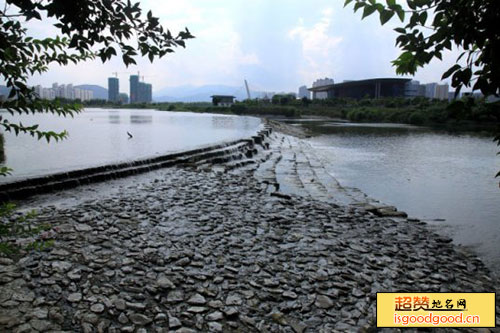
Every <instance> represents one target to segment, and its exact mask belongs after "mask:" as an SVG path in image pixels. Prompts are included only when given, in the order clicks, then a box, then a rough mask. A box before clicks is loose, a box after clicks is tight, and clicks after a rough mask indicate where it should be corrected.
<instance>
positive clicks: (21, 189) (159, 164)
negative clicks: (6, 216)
mask: <svg viewBox="0 0 500 333" xmlns="http://www.w3.org/2000/svg"><path fill="white" fill-rule="evenodd" d="M271 132H272V128H271V127H270V126H268V125H265V126H264V128H263V129H262V130H260V131H258V132H257V133H256V134H255V135H254V136H252V137H250V138H246V139H240V140H236V141H231V142H226V143H222V144H217V145H211V146H206V147H202V148H198V149H193V150H188V151H184V152H179V153H173V154H166V155H162V156H158V157H154V158H148V159H142V160H136V161H132V162H125V163H118V164H109V165H104V166H99V167H92V168H85V169H80V170H74V171H69V172H62V173H56V174H52V175H46V176H41V177H35V178H29V179H25V180H21V181H16V182H12V183H6V184H0V202H6V201H10V200H19V199H25V198H28V197H29V196H32V195H37V194H43V193H49V192H52V191H59V190H63V189H69V188H73V187H77V186H80V185H85V184H91V183H97V182H102V181H106V180H111V179H116V178H121V177H127V176H131V175H136V174H140V173H144V172H148V171H152V170H157V169H160V168H166V167H172V166H194V167H202V166H204V165H216V164H222V163H230V162H233V163H234V164H237V165H245V164H249V163H253V160H252V157H253V156H254V155H255V154H257V153H258V147H259V146H260V147H262V148H268V147H269V143H267V142H266V140H267V138H268V137H269V135H270V133H271Z"/></svg>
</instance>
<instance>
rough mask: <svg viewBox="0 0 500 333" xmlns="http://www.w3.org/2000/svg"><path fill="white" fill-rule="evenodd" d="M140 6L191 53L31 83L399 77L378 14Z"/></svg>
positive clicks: (427, 74) (35, 25)
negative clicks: (182, 33)
mask: <svg viewBox="0 0 500 333" xmlns="http://www.w3.org/2000/svg"><path fill="white" fill-rule="evenodd" d="M141 5H142V6H143V7H144V9H145V10H148V9H151V10H152V12H153V14H155V15H157V16H158V17H159V18H160V22H161V23H162V24H163V25H164V26H165V27H167V28H169V29H171V30H172V31H173V32H174V33H175V32H176V31H179V30H180V29H183V28H184V27H185V26H187V27H188V28H189V29H190V31H192V33H193V34H194V35H195V36H196V38H195V39H193V40H189V41H188V43H187V45H186V49H182V48H179V49H176V52H175V53H173V54H170V55H168V56H166V57H165V58H163V59H161V60H159V61H155V62H154V63H153V64H150V63H149V60H147V59H141V58H139V59H138V64H137V66H131V67H129V68H126V67H125V66H123V65H122V64H121V59H120V57H117V58H116V59H112V60H111V61H110V62H108V63H106V64H104V65H103V64H101V63H100V61H99V60H95V61H90V62H86V63H84V64H80V65H78V66H68V67H67V68H59V67H57V66H53V67H51V68H50V71H49V72H48V73H46V74H44V75H43V76H35V77H33V78H31V79H30V82H29V83H30V84H31V85H37V84H42V85H43V84H44V83H45V84H46V83H47V82H54V81H62V79H61V77H63V76H64V77H66V76H67V75H68V73H71V75H72V76H74V79H73V81H74V82H75V84H81V83H88V82H92V83H95V84H98V85H101V86H106V84H107V78H108V77H110V76H112V73H113V72H128V73H129V74H130V73H135V72H137V70H138V69H139V68H140V69H141V73H144V74H145V75H146V76H148V81H149V82H151V83H152V84H153V86H154V91H155V92H156V91H160V90H162V89H163V88H165V87H178V86H183V85H190V86H203V85H209V84H222V85H232V86H234V85H238V86H239V85H241V82H243V80H244V79H247V80H248V81H249V84H250V86H251V88H252V89H254V90H261V91H262V90H268V91H281V90H284V91H295V90H296V87H297V86H300V85H304V84H305V85H307V86H308V87H310V85H311V84H312V82H313V81H314V80H315V79H316V78H318V77H334V78H335V79H336V81H338V82H340V81H343V80H359V79H365V78H370V77H393V76H396V75H395V71H394V68H393V67H392V65H391V63H390V62H391V61H392V60H394V59H395V58H396V57H397V56H398V54H399V50H398V49H397V48H396V47H395V46H394V39H395V36H396V35H397V34H396V33H395V32H394V31H392V29H393V28H394V27H395V26H396V22H394V23H391V22H390V23H388V24H386V25H385V26H383V27H381V26H380V23H379V22H378V19H376V18H375V17H368V18H366V19H365V20H364V21H363V22H361V19H360V15H358V14H359V13H358V14H354V13H353V12H352V10H351V9H348V8H346V9H344V8H342V3H341V2H333V1H323V0H313V1H311V2H308V3H307V4H303V3H298V2H297V3H290V2H286V3H284V2H282V1H278V2H276V3H274V2H273V3H269V2H265V1H260V0H255V1H252V2H242V1H234V2H231V3H227V2H222V1H214V2H211V3H210V4H204V3H200V2H195V1H185V2H182V3H177V2H173V1H167V2H166V4H165V8H168V11H167V10H165V9H164V8H163V7H164V5H163V3H162V4H161V5H160V4H158V3H157V2H154V1H146V0H144V1H142V2H141ZM283 6H284V7H283ZM283 8H284V9H283ZM276 11H280V18H279V19H275V18H272V17H271V16H274V14H273V13H276ZM262 22H266V24H265V25H264V24H261V23H262ZM29 23H30V24H28V26H29V32H30V33H31V34H33V35H35V36H37V37H42V36H50V35H52V34H54V33H53V31H54V29H53V28H52V27H51V25H50V21H48V20H44V21H41V22H40V21H33V22H31V21H30V22H29ZM457 53H458V51H456V50H455V51H453V52H451V53H449V54H445V55H444V59H445V61H444V62H439V61H437V62H433V63H432V64H431V65H430V66H429V67H428V68H426V69H424V70H419V72H417V74H416V75H415V77H414V79H416V80H419V81H421V82H440V75H441V73H443V72H444V71H445V70H446V69H447V68H448V67H449V66H450V64H451V63H454V61H455V59H456V57H455V55H456V54H457ZM123 78H124V76H120V79H122V85H121V86H122V91H127V92H128V91H129V86H128V85H129V83H128V82H126V81H125V80H123Z"/></svg>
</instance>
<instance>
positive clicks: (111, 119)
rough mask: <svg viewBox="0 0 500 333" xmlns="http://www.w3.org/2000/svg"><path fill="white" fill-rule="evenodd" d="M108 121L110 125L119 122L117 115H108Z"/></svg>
mask: <svg viewBox="0 0 500 333" xmlns="http://www.w3.org/2000/svg"><path fill="white" fill-rule="evenodd" d="M108 120H109V123H110V124H119V123H120V122H121V120H120V115H119V114H112V113H110V114H109V116H108Z"/></svg>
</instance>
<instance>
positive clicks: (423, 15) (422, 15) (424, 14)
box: [419, 12, 427, 25]
mask: <svg viewBox="0 0 500 333" xmlns="http://www.w3.org/2000/svg"><path fill="white" fill-rule="evenodd" d="M419 20H420V24H421V25H425V22H426V21H427V12H422V13H420V19H419Z"/></svg>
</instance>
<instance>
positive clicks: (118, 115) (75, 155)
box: [0, 109, 261, 182]
mask: <svg viewBox="0 0 500 333" xmlns="http://www.w3.org/2000/svg"><path fill="white" fill-rule="evenodd" d="M0 115H1V116H2V117H4V118H7V119H13V118H14V117H12V116H10V114H9V113H7V112H6V111H0ZM14 120H18V121H21V122H22V123H23V125H31V124H39V125H40V129H42V130H53V131H58V132H60V131H63V130H67V131H68V132H69V138H68V139H66V140H63V141H60V142H58V143H52V142H51V143H50V144H48V143H47V142H46V141H45V140H41V141H37V140H36V139H34V138H32V137H30V136H29V135H23V134H21V135H19V136H16V135H14V134H13V133H4V139H5V155H6V160H5V161H4V162H3V163H2V164H0V165H7V166H9V167H10V168H12V169H14V171H13V172H12V175H10V176H8V177H2V178H0V182H10V181H13V180H16V179H23V178H27V177H32V176H40V175H45V174H51V173H55V172H60V171H68V170H75V169H82V168H85V167H91V166H99V165H105V164H111V163H117V162H123V161H130V160H134V159H141V158H147V157H153V156H158V155H163V154H167V153H173V152H178V151H183V150H189V149H193V148H197V147H200V146H205V145H212V144H216V143H221V142H226V141H232V140H237V139H241V138H247V137H249V136H252V135H254V134H255V133H256V132H257V131H258V129H259V128H260V126H261V122H260V119H258V118H253V117H237V116H226V115H213V114H199V113H187V112H165V111H155V110H144V109H141V110H128V109H123V110H118V109H85V110H84V112H82V113H80V114H77V115H75V117H74V118H71V117H69V118H64V117H57V116H54V115H51V114H36V115H22V116H19V115H17V116H15V118H14ZM127 132H129V133H130V134H132V136H133V138H131V139H129V136H128V134H127Z"/></svg>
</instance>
